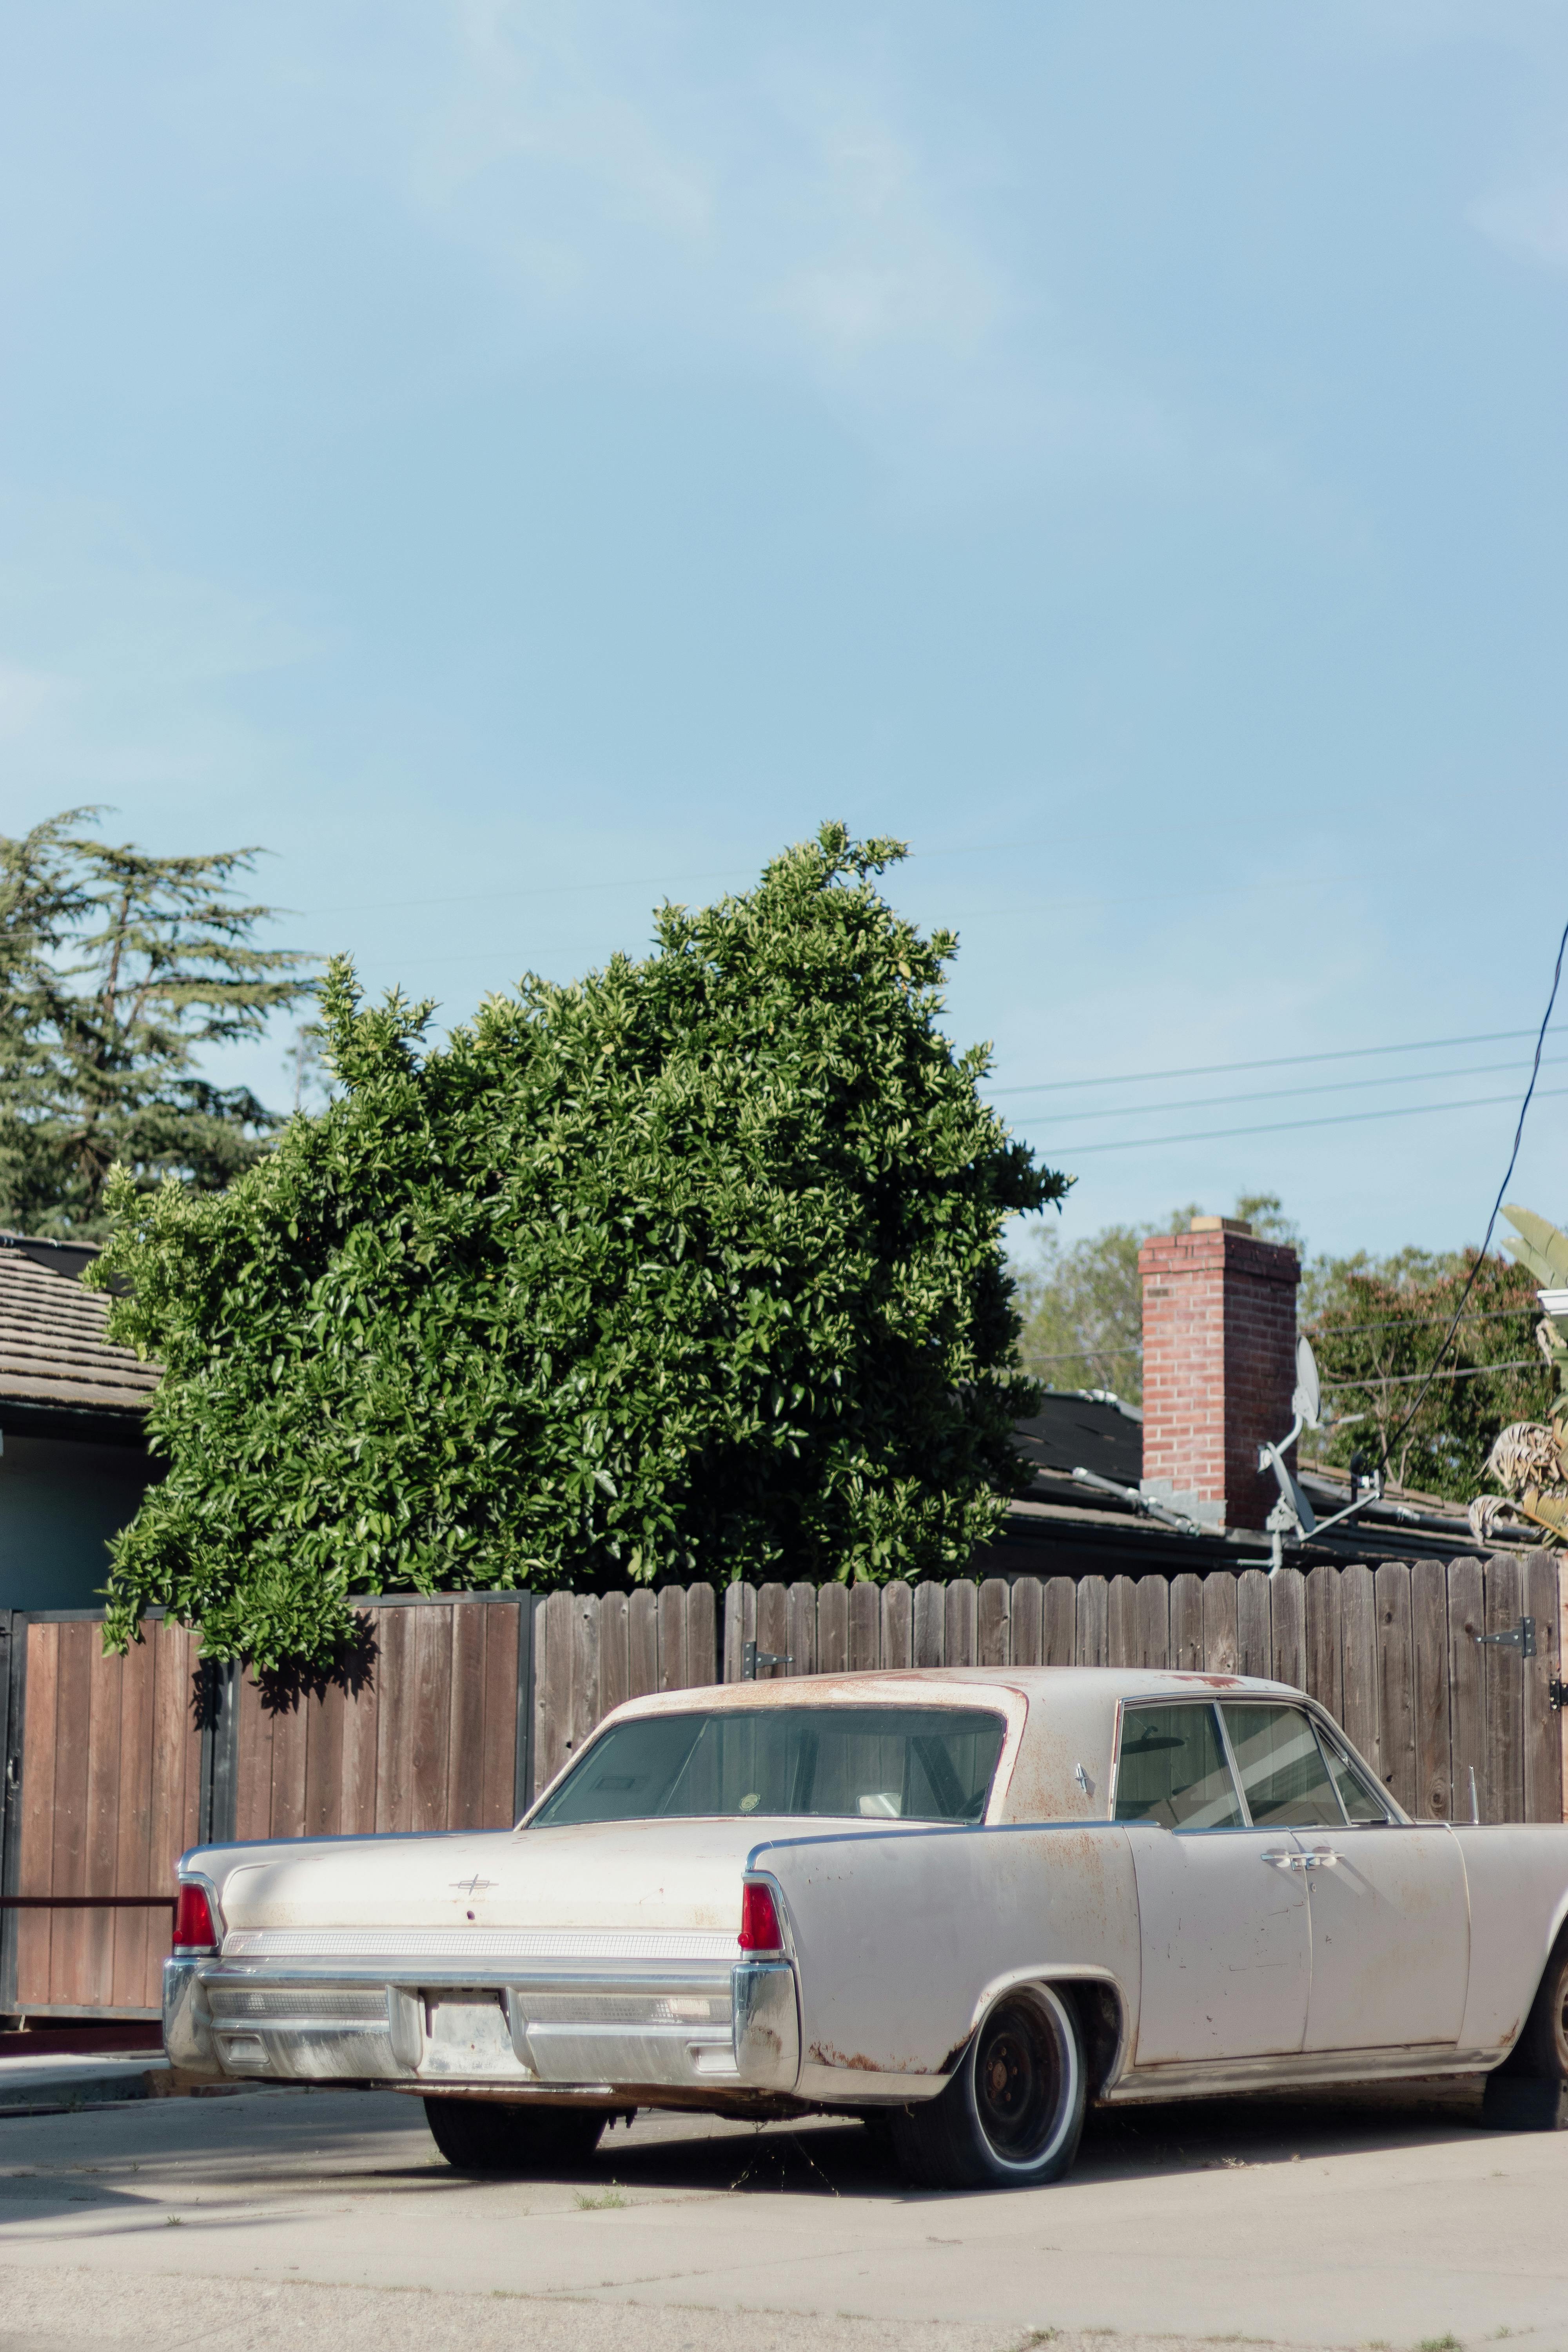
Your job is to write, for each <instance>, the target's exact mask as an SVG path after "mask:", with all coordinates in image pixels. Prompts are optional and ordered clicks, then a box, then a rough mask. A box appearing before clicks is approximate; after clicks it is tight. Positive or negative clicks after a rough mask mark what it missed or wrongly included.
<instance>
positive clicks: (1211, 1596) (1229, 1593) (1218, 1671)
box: [1204, 1571, 1237, 1675]
mask: <svg viewBox="0 0 1568 2352" xmlns="http://www.w3.org/2000/svg"><path fill="white" fill-rule="evenodd" d="M1236 1617H1237V1585H1236V1579H1235V1577H1234V1576H1226V1574H1225V1573H1224V1572H1223V1571H1221V1572H1220V1573H1218V1574H1216V1575H1214V1576H1205V1579H1204V1672H1205V1674H1207V1675H1233V1674H1235V1672H1236V1660H1237V1633H1236Z"/></svg>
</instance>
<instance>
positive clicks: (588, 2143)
mask: <svg viewBox="0 0 1568 2352" xmlns="http://www.w3.org/2000/svg"><path fill="white" fill-rule="evenodd" d="M425 2120H426V2123H427V2124H428V2125H429V2126H430V2137H431V2138H432V2139H433V2140H434V2141H435V2143H436V2145H437V2147H438V2148H439V2149H440V2151H441V2153H442V2155H443V2156H444V2157H445V2158H446V2159H447V2163H448V2164H449V2165H450V2166H451V2167H452V2168H453V2170H454V2171H456V2172H558V2171H560V2172H570V2171H573V2170H574V2168H576V2167H577V2166H578V2165H580V2164H585V2163H586V2162H587V2160H588V2158H589V2157H591V2156H592V2155H593V2153H594V2150H595V2148H596V2147H598V2145H599V2136H600V2134H601V2133H602V2132H603V2130H604V2128H605V2117H604V2116H602V2115H595V2113H594V2112H593V2110H592V2109H591V2108H583V2107H536V2106H533V2105H526V2106H525V2105H522V2104H521V2101H517V2100H510V2099H457V2098H431V2099H426V2102H425Z"/></svg>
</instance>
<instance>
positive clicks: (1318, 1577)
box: [1302, 1564, 1345, 1723]
mask: <svg viewBox="0 0 1568 2352" xmlns="http://www.w3.org/2000/svg"><path fill="white" fill-rule="evenodd" d="M1306 1620H1307V1659H1306V1672H1307V1679H1306V1682H1305V1683H1304V1684H1303V1685H1302V1687H1303V1689H1305V1690H1307V1691H1309V1692H1310V1694H1311V1696H1312V1697H1313V1698H1315V1699H1316V1700H1317V1702H1318V1704H1319V1706H1326V1707H1327V1708H1328V1710H1329V1713H1330V1714H1331V1716H1332V1717H1333V1718H1334V1720H1335V1722H1336V1723H1337V1722H1338V1721H1339V1719H1340V1716H1341V1713H1342V1709H1343V1706H1344V1701H1345V1676H1344V1659H1343V1656H1342V1647H1343V1617H1342V1610H1341V1605H1340V1570H1338V1569H1337V1568H1330V1567H1329V1566H1327V1564H1325V1565H1324V1566H1323V1567H1321V1568H1314V1569H1313V1570H1311V1571H1310V1574H1309V1576H1308V1578H1307V1595H1306Z"/></svg>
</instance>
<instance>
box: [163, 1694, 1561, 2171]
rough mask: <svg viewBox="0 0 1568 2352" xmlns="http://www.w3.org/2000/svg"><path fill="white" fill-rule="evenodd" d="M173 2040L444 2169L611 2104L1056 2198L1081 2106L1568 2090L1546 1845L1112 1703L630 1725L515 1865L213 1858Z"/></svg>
mask: <svg viewBox="0 0 1568 2352" xmlns="http://www.w3.org/2000/svg"><path fill="white" fill-rule="evenodd" d="M180 1876H181V1891H180V1899H179V1911H178V1916H177V1921H176V1927H175V1938H174V1958H172V1959H171V1960H170V1961H169V1962H168V1963H167V1968H166V1971H165V1979H164V2036H165V2041H166V2043H167V2047H168V2051H169V2055H170V2057H171V2059H172V2060H173V2061H174V2063H175V2064H176V2065H178V2066H180V2067H182V2068H185V2069H188V2070H190V2072H191V2073H193V2074H201V2075H205V2076H207V2077H210V2078H213V2079H221V2078H226V2077H245V2078H249V2079H252V2080H254V2079H258V2078H260V2079H263V2080H267V2081H276V2082H310V2083H331V2084H338V2085H342V2084H362V2085H364V2086H366V2087H370V2086H375V2087H386V2086H393V2087H396V2088H402V2089H406V2090H409V2091H413V2092H417V2093H419V2094H421V2095H423V2096H424V2099H425V2103H426V2113H427V2115H428V2116H429V2119H430V2126H431V2129H432V2130H433V2132H434V2134H435V2137H436V2139H437V2145H438V2146H439V2147H440V2148H441V2149H442V2151H443V2153H444V2154H445V2155H446V2156H447V2158H448V2159H449V2160H450V2161H451V2162H452V2163H453V2164H455V2165H458V2166H459V2167H462V2168H468V2169H479V2170H527V2169H530V2168H537V2167H541V2166H549V2165H552V2164H559V2163H563V2162H569V2161H573V2160H576V2159H580V2158H582V2157H584V2156H585V2155H586V2154H587V2153H588V2152H589V2151H590V2150H591V2149H592V2147H594V2145H595V2141H596V2140H597V2138H598V2137H599V2134H600V2133H601V2131H602V2130H603V2129H604V2127H605V2122H606V2121H607V2119H608V2118H609V2117H611V2116H614V2115H615V2114H616V2113H625V2112H626V2111H627V2110H630V2109H633V2108H637V2107H645V2106H649V2107H681V2108H689V2109H700V2110H706V2111H708V2112H710V2113H715V2114H721V2115H727V2116H757V2117H765V2116H787V2115H793V2114H800V2113H803V2112H807V2111H812V2110H815V2111H817V2112H824V2111H826V2112H827V2113H831V2114H838V2115H858V2116H863V2117H865V2118H866V2119H867V2120H868V2121H870V2122H874V2123H879V2124H880V2125H881V2126H883V2127H884V2128H885V2129H886V2130H887V2131H888V2133H889V2136H890V2138H891V2141H892V2145H893V2148H894V2151H895V2153H896V2155H897V2157H898V2158H899V2160H900V2162H901V2164H902V2165H903V2167H904V2169H905V2170H906V2172H907V2173H908V2174H909V2176H910V2178H912V2179H915V2180H917V2181H921V2182H924V2183H927V2184H929V2185H933V2186H940V2185H943V2184H948V2185H953V2186H976V2185H981V2184H984V2183H990V2182H995V2183H1003V2184H1012V2185H1015V2186H1016V2185H1018V2184H1020V2183H1035V2182H1040V2181H1047V2180H1051V2179H1056V2178H1057V2177H1058V2176H1059V2175H1060V2174H1061V2173H1063V2172H1065V2171H1066V2170H1067V2168H1068V2166H1069V2165H1070V2164H1071V2163H1072V2160H1073V2157H1074V2153H1075V2151H1076V2149H1077V2147H1078V2141H1079V2132H1080V2129H1081V2126H1082V2122H1083V2115H1084V2106H1085V2102H1086V2100H1089V2099H1092V2100H1099V2101H1107V2102H1112V2103H1115V2102H1121V2101H1123V2100H1133V2099H1169V2098H1173V2097H1183V2096H1190V2095H1194V2094H1198V2093H1208V2094H1214V2093H1223V2092H1226V2091H1235V2090H1241V2089H1248V2090H1250V2089H1254V2088H1260V2087H1263V2086H1269V2085H1272V2086H1289V2085H1293V2084H1334V2083H1352V2082H1354V2083H1363V2082H1368V2081H1373V2080H1378V2079H1383V2080H1387V2079H1390V2078H1394V2077H1398V2076H1402V2075H1405V2076H1409V2075H1430V2074H1444V2073H1450V2072H1452V2073H1458V2072H1461V2071H1470V2070H1475V2069H1489V2070H1496V2069H1502V2070H1503V2072H1502V2074H1500V2075H1494V2076H1493V2078H1492V2079H1491V2080H1490V2081H1489V2084H1488V2093H1489V2099H1490V2102H1491V2106H1492V2110H1493V2112H1494V2113H1495V2114H1496V2115H1497V2116H1498V2117H1499V2119H1500V2120H1505V2121H1506V2120H1511V2121H1514V2122H1520V2123H1527V2124H1528V2123H1537V2124H1541V2125H1547V2124H1551V2123H1554V2122H1555V2121H1556V2120H1557V2119H1558V2117H1559V2112H1560V2110H1561V2109H1562V2107H1563V2084H1564V2082H1565V2081H1568V1925H1565V1922H1568V1828H1555V1827H1546V1826H1521V1827H1489V1828H1468V1827H1461V1828H1456V1827H1453V1826H1451V1825H1450V1824H1448V1823H1446V1822H1434V1823H1427V1822H1412V1821H1410V1820H1409V1819H1408V1818H1407V1816H1406V1815H1405V1814H1404V1813H1403V1812H1402V1811H1400V1809H1399V1807H1398V1806H1397V1805H1396V1804H1395V1803H1394V1801H1393V1799H1392V1798H1391V1797H1390V1796H1389V1794H1388V1792H1387V1790H1384V1788H1382V1787H1381V1786H1380V1784H1379V1782H1378V1780H1377V1779H1376V1777H1375V1776H1374V1775H1373V1773H1372V1772H1371V1771H1370V1770H1369V1769H1367V1767H1366V1765H1365V1764H1364V1763H1363V1761H1362V1759H1360V1758H1359V1757H1358V1756H1357V1755H1356V1754H1355V1753H1354V1752H1353V1750H1352V1748H1351V1747H1350V1745H1349V1743H1348V1742H1347V1741H1346V1739H1345V1738H1344V1737H1343V1735H1342V1733H1341V1732H1340V1731H1339V1730H1338V1729H1337V1728H1336V1727H1335V1725H1334V1724H1333V1723H1332V1721H1331V1719H1330V1718H1329V1717H1327V1716H1326V1715H1325V1714H1324V1713H1323V1711H1322V1710H1321V1708H1320V1707H1318V1706H1315V1705H1314V1704H1313V1703H1312V1702H1311V1701H1310V1699H1307V1698H1305V1697H1303V1696H1301V1694H1300V1692H1298V1691H1294V1690H1291V1689H1289V1688H1288V1687H1287V1686H1285V1685H1282V1684H1278V1683H1270V1682H1261V1681H1256V1680H1250V1679H1245V1678H1242V1677H1239V1676H1235V1675H1194V1674H1163V1673H1133V1672H1127V1673H1123V1672H1121V1671H1118V1670H1115V1669H1101V1670H1095V1669H1091V1668H1082V1669H1078V1668H1070V1667H1062V1668H1040V1669H1017V1670H1008V1669H995V1670H987V1669H980V1668H975V1669H960V1670H954V1671H951V1672H944V1673H921V1672H916V1673H895V1674H876V1675H841V1676H832V1677H828V1676H823V1677H816V1678H813V1679H809V1680H808V1679H800V1680H793V1681H782V1682H771V1683H762V1684H741V1685H733V1686H730V1687H725V1688H720V1689H708V1690H685V1691H679V1692H671V1693H668V1694H666V1695H662V1696H658V1697H652V1698H642V1699H636V1700H634V1701H632V1702H631V1704H630V1705H628V1706H622V1707H620V1708H617V1709H616V1712H615V1713H614V1714H613V1715H611V1716H609V1717H606V1719H605V1722H604V1723H602V1724H601V1725H600V1726H599V1727H598V1729H597V1731H596V1732H595V1734H594V1736H593V1737H592V1738H591V1739H589V1740H588V1741H587V1742H585V1743H584V1747H583V1748H582V1750H581V1752H580V1753H579V1754H578V1755H577V1756H576V1757H575V1758H574V1760H573V1761H572V1762H571V1763H570V1764H569V1765H568V1767H567V1768H566V1769H565V1770H564V1771H563V1773H562V1774H561V1775H560V1776H559V1778H558V1779H557V1780H555V1782H554V1783H553V1785H552V1787H551V1788H550V1789H548V1790H546V1791H545V1793H544V1794H543V1796H542V1797H541V1798H540V1800H539V1801H538V1802H537V1803H536V1804H535V1805H534V1806H533V1807H532V1809H531V1811H530V1812H529V1814H528V1815H527V1816H526V1818H525V1819H524V1820H523V1821H522V1822H521V1823H520V1824H519V1825H518V1827H517V1828H516V1829H514V1830H504V1831H492V1832H485V1833H483V1834H472V1833H463V1832H458V1833H450V1834H438V1835H434V1836H425V1837H413V1838H409V1837H383V1838H360V1839H332V1840H303V1841H300V1842H288V1843H268V1844H250V1845H227V1846H205V1847H198V1848H196V1849H195V1851H193V1852H192V1853H188V1854H186V1855H185V1856H184V1860H183V1861H182V1863H181V1865H180Z"/></svg>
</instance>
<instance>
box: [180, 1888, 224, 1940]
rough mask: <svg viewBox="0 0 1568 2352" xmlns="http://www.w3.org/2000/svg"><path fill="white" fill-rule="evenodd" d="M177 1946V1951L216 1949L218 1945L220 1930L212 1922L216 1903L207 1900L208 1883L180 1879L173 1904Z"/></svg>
mask: <svg viewBox="0 0 1568 2352" xmlns="http://www.w3.org/2000/svg"><path fill="white" fill-rule="evenodd" d="M174 1949H175V1951H176V1952H214V1951H216V1949H217V1930H216V1927H214V1925H213V1907H212V1905H211V1904H210V1903H209V1902H208V1901H207V1896H206V1889H205V1886H193V1885H191V1884H190V1882H189V1880H184V1881H183V1882H182V1883H181V1886H180V1892H179V1899H178V1901H177V1902H176V1903H175V1906H174Z"/></svg>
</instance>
